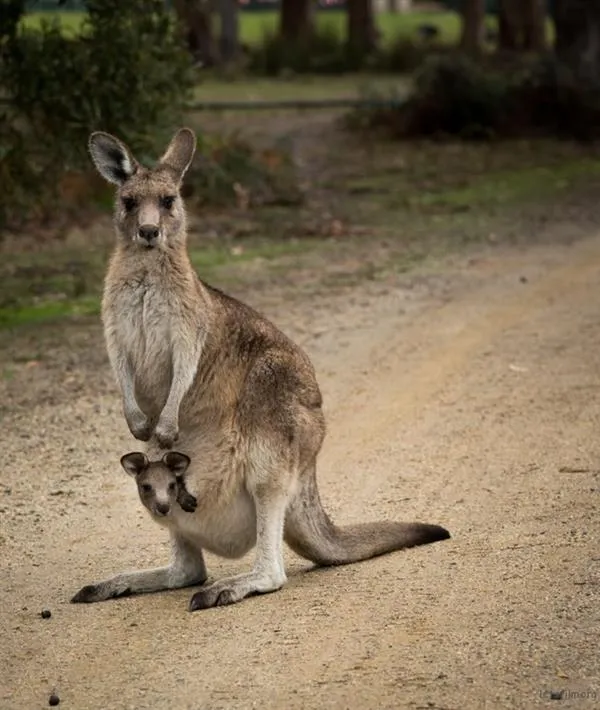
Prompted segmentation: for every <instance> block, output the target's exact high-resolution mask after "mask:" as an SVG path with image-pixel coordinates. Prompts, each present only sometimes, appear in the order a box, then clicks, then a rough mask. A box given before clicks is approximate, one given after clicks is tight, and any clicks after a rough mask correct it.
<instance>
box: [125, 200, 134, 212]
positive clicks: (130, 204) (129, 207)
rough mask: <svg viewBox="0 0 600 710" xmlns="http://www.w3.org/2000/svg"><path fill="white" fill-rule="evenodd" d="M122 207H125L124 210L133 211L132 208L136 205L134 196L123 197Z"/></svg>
mask: <svg viewBox="0 0 600 710" xmlns="http://www.w3.org/2000/svg"><path fill="white" fill-rule="evenodd" d="M123 207H124V208H125V212H133V210H134V209H135V208H136V207H137V200H136V199H135V197H124V198H123Z"/></svg>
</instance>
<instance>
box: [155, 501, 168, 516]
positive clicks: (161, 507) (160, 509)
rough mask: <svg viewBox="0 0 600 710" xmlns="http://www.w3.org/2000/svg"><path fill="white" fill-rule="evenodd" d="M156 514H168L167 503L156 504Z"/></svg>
mask: <svg viewBox="0 0 600 710" xmlns="http://www.w3.org/2000/svg"><path fill="white" fill-rule="evenodd" d="M156 512H157V513H158V514H159V515H166V514H167V513H168V512H169V504H168V503H157V504H156Z"/></svg>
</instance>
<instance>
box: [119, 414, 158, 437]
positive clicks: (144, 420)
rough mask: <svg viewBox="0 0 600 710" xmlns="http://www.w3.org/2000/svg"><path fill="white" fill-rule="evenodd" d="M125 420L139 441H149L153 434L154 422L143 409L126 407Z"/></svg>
mask: <svg viewBox="0 0 600 710" xmlns="http://www.w3.org/2000/svg"><path fill="white" fill-rule="evenodd" d="M125 420H126V421H127V426H128V427H129V431H130V432H131V433H132V434H133V436H135V438H136V439H138V440H139V441H148V439H149V438H150V437H151V436H152V422H151V421H150V420H149V419H148V417H147V416H146V415H145V414H144V412H142V410H141V409H130V410H127V409H126V410H125Z"/></svg>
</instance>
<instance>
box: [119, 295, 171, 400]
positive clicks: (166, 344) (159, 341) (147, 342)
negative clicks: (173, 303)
mask: <svg viewBox="0 0 600 710" xmlns="http://www.w3.org/2000/svg"><path fill="white" fill-rule="evenodd" d="M115 310H116V313H117V314H118V317H117V319H116V320H115V322H114V326H113V327H114V329H115V336H116V339H117V341H118V342H119V347H120V348H121V349H122V351H123V353H124V355H125V356H126V357H127V360H128V362H129V364H130V366H131V367H132V369H133V373H134V379H135V384H136V390H137V392H138V394H139V396H140V397H141V399H142V400H157V399H161V400H164V399H165V397H166V394H167V393H168V389H169V386H170V382H171V377H172V348H171V342H172V338H171V329H172V320H173V319H172V314H171V309H170V306H169V300H168V297H167V294H165V293H164V292H163V291H162V290H161V289H159V288H156V287H154V286H152V285H149V284H145V283H141V284H138V285H135V286H131V287H129V288H127V289H125V290H124V291H123V292H122V293H120V294H119V296H118V298H117V299H116V303H115ZM139 404H140V405H141V404H142V402H139ZM149 404H150V402H149Z"/></svg>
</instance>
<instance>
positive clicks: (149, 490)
mask: <svg viewBox="0 0 600 710" xmlns="http://www.w3.org/2000/svg"><path fill="white" fill-rule="evenodd" d="M142 490H143V491H144V493H152V486H151V485H150V484H149V483H142Z"/></svg>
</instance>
